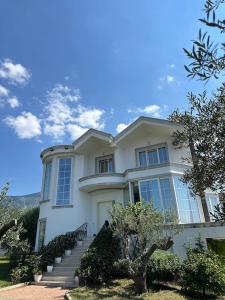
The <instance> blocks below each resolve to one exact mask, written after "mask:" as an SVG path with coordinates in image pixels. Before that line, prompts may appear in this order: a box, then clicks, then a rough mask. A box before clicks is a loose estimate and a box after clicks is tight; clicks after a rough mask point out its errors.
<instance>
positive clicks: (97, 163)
mask: <svg viewBox="0 0 225 300" xmlns="http://www.w3.org/2000/svg"><path fill="white" fill-rule="evenodd" d="M109 159H112V172H102V173H101V172H100V168H99V167H100V166H99V164H100V161H104V160H108V161H109ZM114 172H115V163H114V154H109V155H104V156H98V157H95V174H112V173H114Z"/></svg>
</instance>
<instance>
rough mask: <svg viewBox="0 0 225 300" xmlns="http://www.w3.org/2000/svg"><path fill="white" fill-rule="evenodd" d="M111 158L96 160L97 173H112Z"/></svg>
mask: <svg viewBox="0 0 225 300" xmlns="http://www.w3.org/2000/svg"><path fill="white" fill-rule="evenodd" d="M113 169H114V168H113V156H112V155H110V156H104V157H98V158H97V172H98V173H100V174H102V173H112V172H113Z"/></svg>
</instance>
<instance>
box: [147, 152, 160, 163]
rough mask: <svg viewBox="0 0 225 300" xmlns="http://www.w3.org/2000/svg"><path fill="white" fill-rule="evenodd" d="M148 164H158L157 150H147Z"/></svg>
mask: <svg viewBox="0 0 225 300" xmlns="http://www.w3.org/2000/svg"><path fill="white" fill-rule="evenodd" d="M148 164H149V165H150V166H151V165H157V164H158V156H157V150H151V151H148Z"/></svg>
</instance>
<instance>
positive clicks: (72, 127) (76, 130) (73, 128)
mask: <svg viewBox="0 0 225 300" xmlns="http://www.w3.org/2000/svg"><path fill="white" fill-rule="evenodd" d="M66 128H67V131H68V132H69V134H70V137H71V139H72V140H76V139H77V138H79V137H80V136H81V135H82V134H84V133H85V132H86V131H87V130H88V128H83V127H80V126H79V125H76V124H68V125H67V126H66Z"/></svg>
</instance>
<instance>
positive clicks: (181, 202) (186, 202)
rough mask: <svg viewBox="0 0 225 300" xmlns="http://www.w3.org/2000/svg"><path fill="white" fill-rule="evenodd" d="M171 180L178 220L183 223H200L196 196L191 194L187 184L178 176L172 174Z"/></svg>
mask: <svg viewBox="0 0 225 300" xmlns="http://www.w3.org/2000/svg"><path fill="white" fill-rule="evenodd" d="M173 181H174V188H175V193H176V199H177V206H178V211H179V219H180V222H181V223H183V224H188V223H200V222H201V219H200V213H199V206H198V200H197V198H196V197H194V196H193V195H192V194H191V192H190V190H189V188H188V186H187V185H186V184H185V183H183V182H182V181H181V180H180V177H179V176H173Z"/></svg>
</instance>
